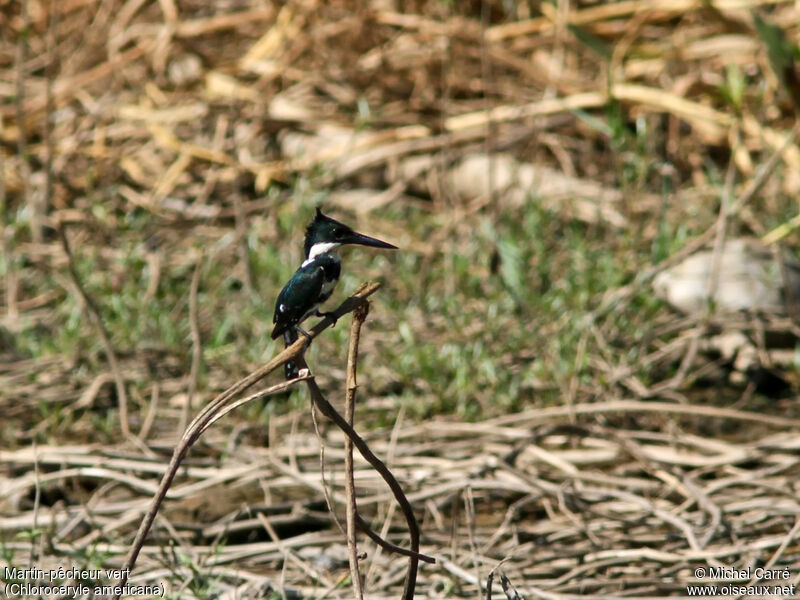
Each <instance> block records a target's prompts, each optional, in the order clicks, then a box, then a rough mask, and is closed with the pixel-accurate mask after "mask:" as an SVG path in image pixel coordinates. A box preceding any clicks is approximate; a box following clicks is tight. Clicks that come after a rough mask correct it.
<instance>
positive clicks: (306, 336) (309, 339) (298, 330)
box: [294, 325, 314, 346]
mask: <svg viewBox="0 0 800 600" xmlns="http://www.w3.org/2000/svg"><path fill="white" fill-rule="evenodd" d="M294 328H295V329H296V330H297V332H298V333H300V334H301V335H302V336H303V337H304V338H306V346H310V345H311V340H313V339H314V338H312V337H311V334H310V333H308V332H307V331H306V330H305V329H303V328H302V327H300V326H299V325H295V326H294Z"/></svg>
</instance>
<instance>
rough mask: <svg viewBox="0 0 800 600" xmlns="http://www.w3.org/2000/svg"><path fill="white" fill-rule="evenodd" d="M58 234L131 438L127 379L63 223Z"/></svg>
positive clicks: (124, 426)
mask: <svg viewBox="0 0 800 600" xmlns="http://www.w3.org/2000/svg"><path fill="white" fill-rule="evenodd" d="M58 233H59V236H60V237H61V246H62V248H63V249H64V253H65V254H66V255H67V270H68V271H69V276H70V279H72V283H73V284H74V285H75V288H76V289H77V290H78V294H80V296H81V299H82V300H83V302H84V304H85V305H86V310H87V312H88V313H89V320H90V321H91V322H92V323H94V326H95V329H96V330H97V335H99V336H100V341H101V342H102V344H103V350H104V351H105V353H106V359H107V360H108V364H109V365H110V366H111V372H112V373H113V375H114V383H115V384H116V387H117V398H118V400H119V422H120V427H121V428H122V435H124V436H125V437H130V434H131V429H130V424H129V423H128V394H127V392H126V391H125V379H124V378H123V377H122V370H121V369H120V366H119V361H118V360H117V353H116V352H115V351H114V346H112V345H111V338H110V337H109V336H108V332H107V331H106V327H105V324H104V323H103V318H102V317H101V316H100V309H99V307H98V306H97V304H95V302H94V300H92V298H91V297H90V296H89V294H88V292H87V291H86V288H84V287H83V284H82V283H81V279H80V277H79V276H78V270H77V269H76V267H75V257H74V256H73V255H72V250H71V249H70V246H69V240H68V239H67V232H66V226H65V225H64V224H63V223H60V224H59V226H58Z"/></svg>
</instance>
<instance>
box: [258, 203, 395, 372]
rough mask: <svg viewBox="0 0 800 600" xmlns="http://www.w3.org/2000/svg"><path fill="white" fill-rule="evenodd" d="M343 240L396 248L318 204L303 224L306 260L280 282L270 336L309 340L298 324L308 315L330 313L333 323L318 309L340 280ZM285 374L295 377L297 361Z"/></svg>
mask: <svg viewBox="0 0 800 600" xmlns="http://www.w3.org/2000/svg"><path fill="white" fill-rule="evenodd" d="M346 244H355V245H360V246H371V247H373V248H385V249H387V250H396V249H397V246H394V245H393V244H389V243H388V242H384V241H381V240H379V239H376V238H373V237H370V236H368V235H364V234H362V233H357V232H355V231H353V229H351V228H350V227H349V226H347V225H345V224H344V223H340V222H339V221H337V220H336V219H332V218H331V217H329V216H327V215H324V214H323V213H322V210H321V209H320V208H319V207H317V212H316V215H315V216H314V218H313V220H312V221H311V223H309V225H308V227H307V228H306V235H305V245H304V251H305V260H304V261H303V264H301V265H300V267H299V268H298V269H297V270H296V271H295V272H294V275H292V277H291V279H289V281H288V282H287V283H286V285H285V286H283V289H282V290H281V291H280V293H279V294H278V298H277V300H276V301H275V314H274V316H273V317H272V322H273V323H274V324H275V327H274V328H273V329H272V334H271V337H272V339H273V340H275V339H277V338H278V337H280V336H281V335H283V340H284V343H285V345H286V346H290V345H291V344H292V343H294V342H295V340H297V337H298V333H301V334H303V335H304V336H305V337H306V339H307V340H308V341H309V342H310V341H311V335H310V334H309V333H308V332H307V331H305V330H304V329H303V328H302V327H300V323H302V322H303V321H305V320H306V319H307V318H308V317H311V316H316V317H331V318H333V319H334V325H335V324H336V320H335V316H334V314H333V313H329V312H320V311H319V306H320V304H322V303H323V302H325V301H326V300H327V299H328V298H330V297H331V294H332V293H333V289H334V288H335V287H336V284H337V283H338V281H339V275H340V273H341V259H340V258H339V255H338V254H337V252H336V250H337V248H339V247H340V246H344V245H346ZM284 375H285V376H286V379H287V380H288V379H294V378H295V377H297V375H298V370H297V365H295V364H294V363H293V362H292V361H287V362H286V363H285V365H284Z"/></svg>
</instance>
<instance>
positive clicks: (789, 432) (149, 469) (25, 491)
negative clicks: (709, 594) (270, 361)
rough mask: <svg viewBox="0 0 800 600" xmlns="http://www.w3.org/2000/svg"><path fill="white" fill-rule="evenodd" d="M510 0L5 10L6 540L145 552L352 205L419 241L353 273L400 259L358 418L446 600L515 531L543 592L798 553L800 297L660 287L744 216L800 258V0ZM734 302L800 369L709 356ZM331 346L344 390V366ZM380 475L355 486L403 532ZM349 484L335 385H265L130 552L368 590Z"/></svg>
mask: <svg viewBox="0 0 800 600" xmlns="http://www.w3.org/2000/svg"><path fill="white" fill-rule="evenodd" d="M510 4H511V3H502V2H488V1H487V2H458V3H446V2H433V1H431V2H423V1H421V2H415V3H412V2H391V1H386V2H378V1H375V2H373V3H372V7H371V9H370V10H366V9H364V8H363V6H361V3H354V2H346V1H343V2H330V3H325V2H317V1H313V0H305V1H295V2H288V3H285V4H284V3H277V2H276V3H269V2H256V1H249V0H236V1H231V2H225V3H217V4H215V5H214V8H213V9H210V8H209V7H208V5H207V3H200V2H192V1H188V2H175V1H174V0H161V1H159V2H140V1H138V0H127V1H123V0H71V1H68V2H53V3H49V2H44V1H36V0H22V1H20V2H6V3H5V4H3V5H2V6H3V11H0V12H2V14H1V15H0V29H2V31H4V32H7V33H8V35H3V36H2V37H1V38H0V92H1V93H0V98H2V102H1V103H0V119H1V121H0V123H1V124H2V127H1V128H0V143H1V144H2V146H0V157H1V160H2V162H0V225H2V227H3V236H2V244H3V246H2V260H1V261H0V264H1V265H2V275H3V280H2V284H0V305H1V306H2V316H0V408H2V412H3V415H4V423H3V424H2V426H0V435H2V436H3V440H4V444H3V446H4V449H3V450H2V451H0V465H2V466H0V489H2V490H3V492H4V497H3V499H2V500H0V563H2V564H3V565H5V564H8V565H11V566H15V567H18V568H22V567H28V566H37V567H41V568H52V567H58V566H63V567H65V568H69V567H71V566H79V567H82V568H89V567H97V566H99V565H103V566H108V567H111V566H119V565H121V564H122V562H123V559H124V555H125V553H126V551H127V549H128V546H129V544H130V541H131V539H132V537H133V534H134V532H135V530H136V528H137V526H138V523H139V521H140V520H141V518H142V514H143V512H144V511H145V510H146V507H147V505H148V503H149V499H150V497H151V495H152V494H153V493H154V492H155V489H156V486H157V482H158V479H159V477H160V474H161V473H162V472H163V468H164V464H165V462H166V459H167V457H168V456H169V455H170V453H171V449H172V447H173V445H174V443H175V441H176V439H177V437H178V433H179V429H180V424H181V423H186V421H187V419H188V417H189V416H190V415H191V414H194V413H196V412H197V410H198V407H199V406H201V405H202V403H204V402H207V401H208V400H210V399H211V398H212V397H213V396H214V395H216V392H218V391H219V390H221V389H225V388H226V387H228V386H229V385H230V384H231V383H233V381H236V380H237V379H239V378H240V377H241V376H242V375H243V374H245V373H247V372H248V371H251V370H253V369H255V368H256V367H257V366H258V365H259V364H261V363H263V362H265V357H268V356H270V355H271V354H272V353H273V351H274V350H275V348H274V347H273V346H272V345H271V344H269V343H268V342H265V341H264V340H266V339H267V337H268V336H267V335H266V333H267V331H268V325H269V319H270V318H271V306H270V304H271V302H272V298H273V297H274V295H275V293H274V292H275V291H276V290H277V289H278V286H279V285H280V283H281V282H282V281H283V280H285V278H286V277H287V276H288V274H289V273H290V272H291V270H292V268H293V266H294V265H295V264H297V263H298V262H299V252H298V250H297V248H296V246H297V244H292V246H291V248H287V243H286V240H287V238H288V237H289V236H290V235H291V236H296V235H297V231H298V230H299V227H300V226H301V223H302V220H303V218H304V215H305V213H304V210H305V209H306V208H307V207H308V206H309V205H311V204H314V203H316V202H317V201H319V200H324V202H325V203H326V205H328V206H331V207H332V208H334V209H335V210H337V211H341V212H344V213H351V214H352V213H355V215H356V216H355V217H353V218H352V220H354V221H356V222H357V223H358V224H359V226H360V227H361V226H363V227H364V230H365V231H367V232H369V233H374V234H375V235H378V237H381V238H386V239H392V240H394V241H397V242H398V245H400V246H402V248H403V249H404V253H403V254H402V255H401V256H399V257H398V258H397V262H396V263H393V265H392V266H391V267H389V266H388V263H387V262H385V261H384V262H375V263H369V265H368V266H366V267H365V266H364V264H365V263H363V262H362V263H361V266H360V267H359V270H360V271H361V272H360V273H359V276H358V279H359V280H360V279H363V277H362V275H364V274H366V275H367V276H378V275H380V274H381V273H389V274H390V275H391V277H392V282H391V283H392V285H391V286H388V289H387V288H384V289H386V293H384V291H382V292H381V293H380V294H378V297H376V298H379V299H376V303H377V304H378V306H380V304H381V302H383V303H384V307H385V308H384V310H383V311H381V310H380V309H378V310H375V311H374V314H373V315H371V316H370V321H369V324H368V326H367V329H366V331H365V333H364V340H363V344H362V347H363V348H364V355H365V356H366V358H364V361H365V363H364V364H365V365H366V366H363V367H362V373H361V384H362V386H363V388H362V393H360V397H361V398H363V401H361V402H360V403H359V406H358V409H357V414H358V416H357V418H356V424H357V426H358V423H359V422H361V423H366V424H367V425H369V428H368V429H370V428H371V430H372V432H367V433H365V434H364V435H365V437H366V438H367V440H368V442H369V443H370V445H371V446H372V448H373V450H374V451H375V452H376V454H378V455H379V456H381V457H385V458H386V459H387V463H388V464H389V465H390V466H391V467H392V469H393V471H394V472H395V474H396V475H397V476H398V478H399V479H400V481H401V483H402V485H403V486H404V489H405V490H406V492H407V493H408V495H409V498H410V499H411V501H412V503H413V504H414V506H415V508H416V509H417V512H418V516H419V517H420V521H421V523H422V532H423V539H422V546H421V551H422V552H424V553H426V554H432V555H435V556H436V557H437V559H438V564H437V566H436V567H430V566H427V565H423V567H422V569H421V571H420V577H419V582H418V590H419V595H420V596H426V595H427V596H431V597H447V596H472V597H475V596H477V595H479V586H481V585H485V583H486V581H487V577H488V576H489V573H490V572H491V571H492V570H493V569H495V568H496V567H497V566H498V563H499V562H500V561H501V560H505V562H503V564H502V567H501V569H502V570H503V571H504V572H505V574H506V575H507V576H508V577H509V578H510V580H511V582H512V583H513V584H514V585H515V586H516V588H517V589H518V590H519V592H520V593H522V594H523V595H525V597H528V598H533V597H542V598H569V597H573V596H574V597H578V596H580V597H586V596H589V597H592V596H594V597H598V598H599V597H603V598H609V597H644V596H648V597H659V596H675V595H678V596H679V595H685V593H686V584H687V583H688V582H692V581H694V580H695V569H697V568H699V567H706V568H709V567H718V566H725V567H735V568H745V567H748V566H750V567H756V566H774V567H780V568H784V567H786V568H790V569H794V570H793V571H791V574H790V576H791V578H790V580H789V581H787V582H785V583H786V584H791V583H798V582H800V572H799V571H797V565H798V564H800V546H799V544H800V542H798V539H800V537H799V536H798V533H799V532H800V505H798V502H797V498H798V495H799V494H800V489H799V488H798V483H797V482H798V481H800V446H798V443H797V441H796V439H797V430H798V427H800V420H798V419H800V409H799V408H798V405H797V398H796V394H795V390H796V386H797V378H796V375H795V374H794V370H793V368H792V367H789V368H786V367H780V368H779V367H777V366H775V365H773V364H772V363H771V362H770V355H769V353H768V351H767V350H768V349H767V348H766V346H767V340H768V339H770V338H775V337H780V336H781V335H783V336H784V337H787V336H788V337H789V338H790V341H789V345H788V347H789V348H790V349H792V348H794V345H795V344H796V331H797V327H796V326H795V325H794V324H793V323H792V322H791V321H790V320H789V319H786V318H785V316H783V317H780V316H771V317H769V318H763V319H762V318H760V317H758V316H747V317H744V318H740V319H736V320H727V321H719V320H715V319H714V318H713V315H712V314H705V315H701V316H699V317H687V318H677V317H676V316H675V315H674V314H673V313H671V312H670V311H669V310H668V309H667V308H666V307H664V306H662V305H661V304H659V303H658V302H656V301H655V300H654V299H653V298H652V295H651V293H650V291H649V288H648V285H649V281H650V279H652V277H653V276H654V275H655V274H656V273H657V272H658V271H659V270H661V269H663V268H664V267H665V266H666V265H668V264H670V262H669V261H670V258H669V257H670V256H672V257H673V258H672V261H673V262H674V261H675V257H676V256H679V254H678V253H680V252H681V248H683V249H684V250H683V254H686V253H688V252H689V251H690V250H692V249H695V248H698V247H700V246H702V245H704V244H705V245H708V244H717V245H719V244H721V242H722V241H724V238H725V237H726V236H739V235H744V234H746V235H751V236H758V237H762V238H764V239H766V240H767V241H770V242H771V243H775V242H778V241H779V240H782V241H783V243H784V245H785V250H786V251H787V252H789V253H791V252H792V250H793V246H794V242H793V239H792V236H793V232H794V228H795V227H796V226H797V224H798V222H800V221H798V220H797V218H796V213H797V206H796V198H797V197H798V196H799V195H800V176H798V174H800V147H798V145H797V143H796V141H795V137H794V136H795V135H796V128H795V121H796V119H795V109H794V106H793V102H792V96H791V93H789V92H787V90H786V88H785V86H784V85H782V83H781V81H780V80H779V79H778V77H777V76H776V75H775V74H774V72H773V70H771V69H770V67H769V60H768V53H767V51H766V50H765V47H764V44H763V41H762V39H761V38H760V37H759V35H758V33H757V31H756V28H755V26H754V24H753V17H752V15H753V13H754V12H756V13H758V14H760V15H761V16H762V17H764V18H765V19H766V20H767V21H769V22H772V23H776V24H779V25H780V26H781V28H783V30H784V31H785V32H786V33H787V36H788V38H789V39H790V40H796V39H797V32H798V30H799V29H800V11H798V9H797V7H796V6H795V4H794V3H790V2H786V1H781V0H769V1H766V0H765V1H755V0H754V1H749V2H745V1H744V0H719V1H717V2H713V3H710V4H709V3H705V2H691V1H686V2H645V1H641V2H639V1H635V0H634V1H630V2H617V3H610V4H605V3H600V4H580V3H570V2H558V3H556V5H551V4H546V3H544V4H537V5H536V6H535V7H533V6H532V4H533V3H524V2H519V3H517V4H516V8H517V11H518V12H517V15H516V17H514V16H512V15H510V14H507V13H506V12H505V10H506V9H507V7H508V5H510ZM790 91H791V90H790ZM531 191H533V192H534V193H533V196H534V197H535V198H534V199H532V198H531ZM59 230H63V231H65V232H66V237H65V238H64V243H63V244H62V242H61V240H60V239H59V237H58V235H57V234H56V232H57V231H59ZM292 239H296V237H293V238H292ZM67 248H70V249H71V250H72V254H73V255H74V259H73V260H72V261H71V263H70V259H69V256H68V253H67V252H66V251H65V249H67ZM376 260H377V261H381V260H383V259H382V258H379V259H376ZM587 261H588V263H589V264H588V265H587V264H586V263H587ZM346 283H347V281H345V284H346ZM81 290H83V291H81ZM381 296H383V298H380V297H381ZM520 325H521V326H520ZM726 328H728V329H734V328H735V329H737V330H742V331H745V332H746V333H747V335H748V336H749V337H751V338H752V339H753V340H755V342H754V343H753V346H754V348H755V352H756V354H758V356H759V360H760V361H761V362H760V368H759V373H760V374H763V373H764V372H769V374H770V375H771V376H774V377H775V378H776V379H778V380H780V384H781V386H780V387H781V393H780V394H779V395H776V394H772V393H771V392H773V391H774V390H765V389H764V387H763V386H762V385H761V382H760V381H757V380H755V379H751V378H748V377H749V375H751V374H744V375H745V376H746V377H745V381H744V383H743V384H742V385H738V384H735V382H734V384H731V383H730V382H729V381H727V380H726V379H725V374H726V370H728V369H729V368H730V365H729V364H727V363H725V361H724V360H722V359H721V358H720V357H719V356H718V355H716V356H715V355H709V354H706V353H704V352H703V348H704V345H703V340H704V339H705V338H706V337H707V335H708V334H709V332H716V331H718V330H725V329H726ZM341 329H346V327H342V328H341ZM341 329H339V330H334V331H332V332H330V334H331V335H330V336H327V334H326V338H328V339H327V340H325V339H321V340H320V342H319V346H320V348H319V349H317V348H314V351H315V352H316V351H317V350H319V355H321V356H326V357H327V356H331V355H334V354H333V350H332V349H335V348H341V347H343V345H342V344H340V343H339V342H341V341H342V336H343V335H344V333H343V332H342V331H341ZM104 332H107V335H106V333H104ZM104 338H106V339H104ZM315 346H316V344H315ZM398 348H400V349H401V350H400V351H398V350H397V349H398ZM340 354H341V353H340ZM312 358H313V359H316V358H317V355H313V356H312ZM315 364H317V365H319V366H318V370H319V371H320V372H319V377H320V380H321V382H322V384H323V386H324V387H326V388H327V391H328V393H329V395H330V396H331V397H333V396H334V394H335V390H336V389H338V388H337V386H338V385H339V384H340V383H341V382H343V380H344V374H343V372H342V371H341V368H340V367H337V366H336V365H335V363H334V362H333V361H326V360H321V359H320V360H317V361H316V363H315ZM425 369H427V370H425ZM740 375H742V374H740ZM740 379H741V378H740ZM767 392H770V393H767ZM292 402H295V404H292ZM454 410H457V411H460V413H459V417H458V418H455V417H452V416H449V413H451V412H452V411H454ZM506 410H511V411H513V412H512V413H511V414H509V415H503V414H502V413H503V412H505V411H506ZM465 414H466V415H467V416H470V417H472V418H480V419H481V420H480V421H478V422H474V423H469V422H465V419H464V418H463V417H464V416H465ZM120 432H122V433H123V435H122V437H121V436H120ZM324 439H325V445H326V458H327V461H328V466H327V471H328V474H329V475H328V479H329V484H330V485H331V487H332V495H333V497H334V498H335V499H336V504H337V506H338V507H339V511H338V512H339V513H340V514H343V511H344V508H343V507H344V494H343V485H342V480H341V477H339V476H338V474H339V473H341V467H342V462H343V456H344V454H343V450H342V447H343V442H342V440H341V438H340V436H339V435H338V434H337V432H335V431H331V432H325V433H324ZM356 467H357V472H356V484H357V487H358V491H359V506H360V508H361V510H362V511H363V512H364V513H365V514H366V515H368V516H369V517H370V519H371V523H372V525H373V528H374V529H375V530H376V531H382V532H383V533H384V534H385V537H387V538H388V539H390V540H391V541H392V542H394V543H397V544H400V545H405V544H406V543H407V540H405V539H404V537H403V531H404V530H403V528H402V526H401V520H400V519H399V518H398V515H397V514H396V511H395V509H394V508H393V506H392V502H391V499H390V496H389V495H388V493H387V490H386V489H385V488H384V487H383V484H382V482H381V480H380V479H379V477H378V476H377V475H376V474H375V473H374V472H372V471H371V470H369V469H368V468H367V466H366V465H365V463H363V462H358V461H357V463H356ZM321 486H322V479H321V477H320V464H319V450H318V444H317V440H316V438H315V437H314V435H313V433H312V431H311V427H310V419H309V418H308V411H307V408H306V406H305V404H302V405H300V404H297V398H294V399H293V400H292V399H290V400H289V401H288V402H287V401H284V402H283V403H282V404H280V405H278V406H274V405H266V406H262V407H259V408H258V409H252V410H250V411H249V412H247V411H242V412H241V413H238V414H237V413H234V414H232V415H230V416H228V417H226V419H225V420H223V421H221V422H219V423H217V424H216V425H215V427H214V428H213V429H212V430H210V431H209V432H208V433H207V434H206V435H205V436H204V438H203V439H202V440H201V442H200V443H199V444H198V445H197V447H196V448H195V449H194V450H193V452H192V453H191V455H190V456H189V458H188V460H187V462H186V468H185V469H183V470H182V471H181V472H180V474H179V477H178V479H177V480H176V482H175V484H174V485H173V487H172V489H171V491H170V493H169V495H168V497H167V498H168V501H167V503H166V505H165V508H164V510H163V512H162V515H161V516H160V518H159V519H158V520H157V521H156V527H155V529H154V531H153V533H152V534H151V537H150V538H149V540H148V542H147V544H146V546H145V548H144V550H143V552H142V556H141V559H140V563H139V567H138V569H137V571H136V572H134V573H133V575H132V580H133V581H134V582H160V583H164V584H165V585H166V586H167V587H168V589H169V590H170V593H171V594H172V597H176V598H177V597H189V596H192V595H194V596H195V597H202V598H207V597H212V596H213V597H226V598H242V597H248V596H247V595H246V594H245V592H244V588H246V587H247V588H248V589H249V590H250V591H249V592H248V593H252V597H270V594H271V593H272V594H277V596H275V597H279V595H280V594H284V595H285V597H311V596H314V597H320V596H323V595H325V596H326V597H341V598H347V597H350V594H351V591H350V588H349V584H348V583H347V582H346V581H343V579H342V578H343V577H346V576H347V572H348V571H347V553H346V550H345V549H344V548H343V545H342V544H343V540H344V536H343V535H342V534H341V533H340V532H339V531H338V530H337V529H335V527H332V525H331V518H330V515H329V514H328V512H327V509H326V507H325V504H324V501H323V500H322V498H323V493H322V487H321ZM361 547H362V549H365V550H366V551H367V552H368V558H367V559H366V561H364V562H363V564H362V572H363V573H365V575H366V582H365V589H366V597H368V598H384V597H385V598H397V597H399V594H400V591H399V590H401V589H402V584H403V582H402V580H401V578H402V576H403V572H404V570H403V569H404V565H405V559H403V558H401V557H395V556H387V555H386V554H385V553H383V552H381V551H379V550H377V549H375V548H374V547H373V546H371V545H370V544H367V543H362V546H361ZM738 583H751V582H749V581H748V582H742V581H739V582H738ZM752 583H754V584H755V583H757V582H752ZM781 583H784V582H783V581H781ZM215 594H219V596H214V595H215ZM495 595H497V582H495Z"/></svg>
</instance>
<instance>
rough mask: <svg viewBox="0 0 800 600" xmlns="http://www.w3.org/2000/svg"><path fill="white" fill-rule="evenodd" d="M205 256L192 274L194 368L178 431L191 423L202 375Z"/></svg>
mask: <svg viewBox="0 0 800 600" xmlns="http://www.w3.org/2000/svg"><path fill="white" fill-rule="evenodd" d="M203 258H204V254H203V253H201V254H200V256H198V257H197V262H196V263H195V266H194V273H193V274H192V283H191V284H190V286H189V327H190V328H191V331H192V367H191V369H190V371H189V392H188V394H187V395H186V403H185V404H184V405H183V410H182V411H181V418H180V422H179V424H178V431H183V430H185V429H186V423H188V422H189V413H190V412H191V410H192V402H193V401H194V396H195V394H196V393H197V378H198V376H199V374H200V362H201V361H202V359H203V340H202V338H201V337H200V317H199V311H198V310H197V292H198V289H199V287H200V273H201V271H202V268H203Z"/></svg>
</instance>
